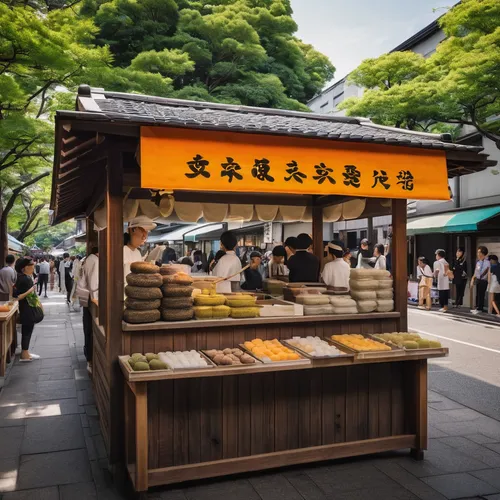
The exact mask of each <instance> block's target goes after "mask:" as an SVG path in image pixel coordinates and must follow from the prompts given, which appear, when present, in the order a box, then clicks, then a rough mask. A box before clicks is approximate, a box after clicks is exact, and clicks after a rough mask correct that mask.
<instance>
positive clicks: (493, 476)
mask: <svg viewBox="0 0 500 500" xmlns="http://www.w3.org/2000/svg"><path fill="white" fill-rule="evenodd" d="M471 474H472V475H473V476H475V477H477V478H478V479H481V480H483V481H486V482H487V483H488V484H491V486H494V487H495V488H498V490H499V491H500V469H487V470H478V471H475V472H471Z"/></svg>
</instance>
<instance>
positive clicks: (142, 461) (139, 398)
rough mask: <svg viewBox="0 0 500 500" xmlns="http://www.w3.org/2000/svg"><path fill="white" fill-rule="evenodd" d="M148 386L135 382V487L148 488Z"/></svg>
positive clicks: (140, 489)
mask: <svg viewBox="0 0 500 500" xmlns="http://www.w3.org/2000/svg"><path fill="white" fill-rule="evenodd" d="M147 391H148V388H147V384H146V382H137V383H135V449H136V452H135V489H136V491H138V492H140V491H147V489H148V392H147Z"/></svg>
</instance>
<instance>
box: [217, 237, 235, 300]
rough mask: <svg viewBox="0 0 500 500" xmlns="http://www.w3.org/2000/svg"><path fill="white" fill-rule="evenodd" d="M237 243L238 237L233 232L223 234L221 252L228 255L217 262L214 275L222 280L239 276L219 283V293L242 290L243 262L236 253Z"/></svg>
mask: <svg viewBox="0 0 500 500" xmlns="http://www.w3.org/2000/svg"><path fill="white" fill-rule="evenodd" d="M237 243H238V240H237V239H236V236H235V235H234V234H233V233H231V231H226V232H225V233H222V235H221V237H220V246H221V250H223V251H224V252H226V253H225V255H223V256H222V257H221V258H220V259H219V262H217V264H216V266H215V267H214V268H213V271H212V274H213V275H214V276H218V277H220V278H227V277H228V276H232V275H233V274H235V273H238V274H236V276H234V277H232V278H231V279H230V280H228V281H222V282H221V283H218V284H217V292H218V293H231V292H237V291H239V289H240V280H241V276H240V274H239V273H240V272H241V260H240V259H239V257H238V256H237V255H236V253H235V251H234V249H235V248H236V245H237Z"/></svg>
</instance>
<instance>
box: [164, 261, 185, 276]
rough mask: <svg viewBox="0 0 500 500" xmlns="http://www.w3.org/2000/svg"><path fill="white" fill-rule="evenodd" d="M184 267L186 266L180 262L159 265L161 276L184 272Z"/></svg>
mask: <svg viewBox="0 0 500 500" xmlns="http://www.w3.org/2000/svg"><path fill="white" fill-rule="evenodd" d="M185 269H186V268H185V267H184V266H183V265H182V264H163V265H162V266H161V267H160V274H161V275H163V276H172V275H174V274H177V273H179V272H181V273H184V270H185ZM184 274H186V273H184Z"/></svg>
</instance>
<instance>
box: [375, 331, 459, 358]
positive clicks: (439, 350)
mask: <svg viewBox="0 0 500 500" xmlns="http://www.w3.org/2000/svg"><path fill="white" fill-rule="evenodd" d="M369 336H370V337H371V338H372V339H373V340H378V341H379V342H383V343H384V344H387V345H388V346H389V347H391V348H395V349H402V350H403V351H405V352H407V353H409V354H417V355H418V354H445V355H448V354H449V349H448V347H421V348H420V347H419V348H418V349H407V348H406V347H404V346H403V347H400V346H398V345H397V344H395V343H394V342H390V341H389V340H384V339H379V338H377V337H375V335H369Z"/></svg>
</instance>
